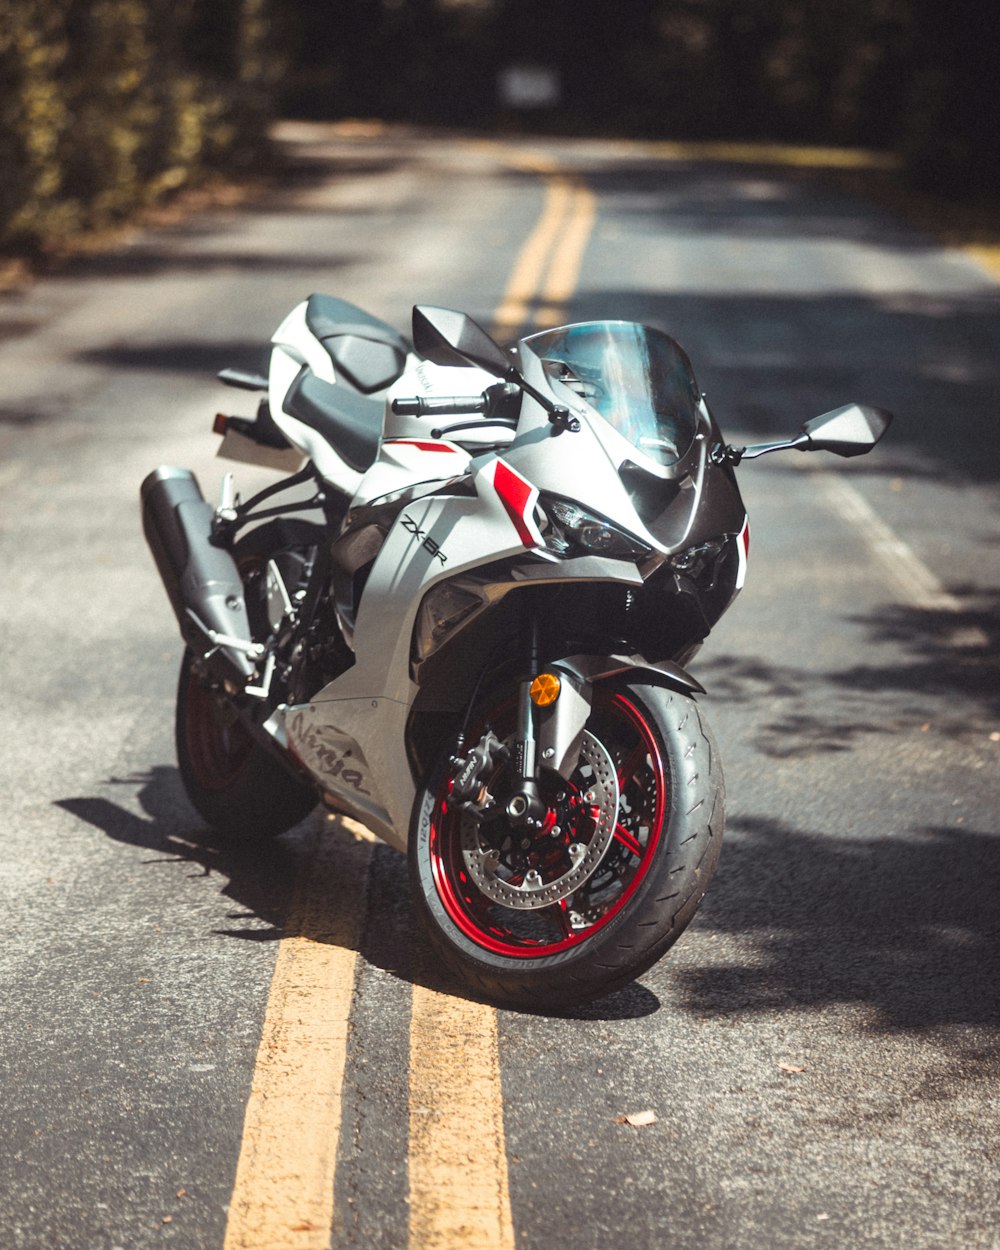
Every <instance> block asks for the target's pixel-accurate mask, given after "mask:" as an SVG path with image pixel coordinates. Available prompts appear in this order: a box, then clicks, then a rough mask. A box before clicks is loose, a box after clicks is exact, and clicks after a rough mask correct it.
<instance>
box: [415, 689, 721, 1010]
mask: <svg viewBox="0 0 1000 1250" xmlns="http://www.w3.org/2000/svg"><path fill="white" fill-rule="evenodd" d="M510 707H511V704H510V702H509V701H508V704H507V707H506V709H505V708H504V707H503V706H502V705H496V706H491V707H488V708H487V709H486V710H485V714H484V716H483V717H482V724H484V725H485V724H487V723H491V724H493V725H494V726H495V727H496V728H497V732H498V733H499V734H500V736H501V737H502V736H503V735H504V733H505V732H506V725H509V724H510V723H511V721H510V710H509V709H510ZM505 718H506V725H505ZM587 729H588V731H589V733H590V734H592V735H593V736H594V738H596V739H597V740H598V741H599V742H600V743H602V744H603V746H604V748H605V750H606V751H607V753H608V755H610V757H611V760H612V762H613V764H614V766H615V769H616V771H617V773H618V779H619V787H620V803H619V808H618V813H617V815H616V824H615V833H614V836H613V838H612V839H611V842H610V844H609V845H608V847H607V849H606V850H605V851H604V853H603V856H602V858H601V860H600V863H599V866H598V868H597V870H596V871H595V872H594V873H593V874H592V875H591V876H590V877H589V878H588V879H587V880H586V881H585V882H584V883H583V884H582V886H581V887H580V888H579V890H577V891H576V892H574V893H573V894H571V895H569V896H568V898H567V899H565V900H563V901H562V902H560V903H557V904H555V905H553V906H547V907H544V908H541V909H538V910H530V911H527V912H526V911H525V910H520V909H519V910H514V909H513V908H510V907H506V906H503V904H502V903H501V902H499V901H497V900H496V898H495V897H488V896H487V895H486V894H485V893H484V892H483V891H482V890H481V889H480V888H479V887H478V886H477V885H476V883H475V881H474V880H473V874H472V873H470V872H469V870H468V863H467V861H463V857H462V850H461V842H462V820H463V817H462V815H461V814H460V813H456V812H454V811H452V810H450V809H448V808H447V806H446V804H445V797H446V794H447V789H448V782H449V776H450V772H449V765H448V758H449V755H450V752H448V751H446V752H445V753H444V755H443V757H442V759H441V761H440V763H439V765H438V766H437V768H436V769H435V770H434V772H433V773H432V775H431V776H430V777H429V779H428V781H427V784H426V785H425V786H424V787H423V789H422V790H421V791H420V792H419V793H418V795H417V799H416V802H415V804H414V811H413V822H412V827H411V833H410V850H409V861H410V877H411V884H412V887H413V893H414V898H415V906H416V911H417V914H418V917H419V919H420V921H421V922H422V924H423V926H424V928H425V929H426V932H427V934H428V937H429V939H430V941H431V944H432V945H433V947H434V948H435V951H436V953H437V954H438V955H439V956H440V958H441V959H442V960H443V961H444V963H445V964H446V965H447V966H448V967H449V968H450V969H451V970H452V971H453V972H455V973H456V974H457V975H458V976H459V977H460V978H462V979H463V980H464V981H465V982H466V983H467V984H468V985H469V987H470V988H471V989H472V990H473V991H474V992H475V993H476V994H478V995H480V996H482V997H485V998H487V999H489V1000H491V1001H493V1002H495V1003H498V1004H501V1005H504V1006H511V1007H518V1008H522V1009H528V1010H535V1011H538V1010H546V1009H552V1008H565V1007H568V1006H571V1005H572V1004H574V1003H577V1002H581V1001H584V1000H586V999H589V998H594V997H597V996H598V995H601V994H606V993H608V992H610V991H612V990H614V989H617V988H619V987H621V986H622V985H625V984H627V983H628V982H630V981H632V980H634V979H635V977H637V976H639V975H640V974H641V973H642V972H644V971H646V969H648V968H649V967H650V966H651V965H652V964H654V963H655V962H656V961H657V960H658V959H660V958H661V956H662V955H664V954H665V953H666V951H667V950H668V949H669V948H670V947H671V946H672V945H673V943H674V942H676V940H677V939H678V938H679V937H680V935H681V933H682V932H683V931H684V929H685V927H686V926H687V924H688V923H689V922H690V920H691V919H692V917H693V916H694V914H695V912H696V911H697V909H698V905H699V904H700V902H701V900H702V898H703V897H704V895H705V892H706V890H707V889H708V884H709V882H710V880H711V878H712V874H713V873H714V871H715V866H716V864H717V862H718V858H719V852H720V850H721V845H722V831H723V826H724V822H725V786H724V783H723V778H722V768H721V763H720V761H719V757H718V752H717V749H716V746H715V741H714V739H713V737H712V734H711V731H710V730H709V728H708V726H707V724H706V723H705V721H704V720H703V718H702V715H701V713H700V711H699V709H698V706H697V705H696V704H695V702H694V700H693V699H691V698H689V697H687V696H686V695H683V694H680V693H677V692H675V691H671V690H664V689H661V688H659V687H655V686H646V685H639V684H624V683H621V684H619V683H615V684H611V683H608V684H602V685H599V686H598V687H596V689H595V692H594V706H593V711H592V714H591V717H590V719H589V720H588V723H587ZM480 732H481V731H480ZM469 741H470V742H474V741H475V737H474V736H471V735H470V739H469ZM587 767H588V766H586V765H583V772H581V771H580V769H578V772H577V774H574V779H573V781H571V782H570V783H566V782H560V781H559V779H558V777H557V776H556V775H555V774H552V778H553V779H554V780H553V781H551V782H550V783H549V784H550V785H551V786H554V787H558V786H561V787H562V789H559V790H558V792H555V791H550V794H552V795H553V796H554V798H553V801H554V800H562V808H563V815H562V816H559V817H558V819H559V822H560V823H559V825H558V826H556V827H555V832H554V833H553V834H552V836H553V837H555V836H556V835H557V834H558V835H559V836H560V837H561V836H562V833H561V831H562V829H563V827H564V826H563V821H564V819H565V818H566V813H567V812H568V811H569V805H572V804H574V803H575V807H574V808H573V812H575V813H576V814H575V815H574V814H572V813H570V816H569V819H570V820H575V821H576V823H575V824H574V825H573V826H572V829H571V830H570V832H569V835H568V836H569V838H570V839H577V841H578V842H579V841H581V840H582V841H586V837H587V834H586V825H585V822H586V821H587V820H588V819H590V820H591V822H593V820H594V817H593V815H591V816H590V817H589V818H588V817H587V816H586V814H585V809H586V801H587V800H588V799H589V797H590V796H589V795H586V794H584V793H583V788H584V787H586V786H587V785H588V784H589V782H588V780H587V775H586V773H587ZM497 776H498V777H499V772H498V774H497ZM490 784H491V788H492V787H493V783H492V782H491V783H490ZM498 784H500V785H502V782H498ZM574 787H575V798H574V795H573V793H572V792H573V791H574ZM567 792H569V798H568V799H567ZM543 798H544V799H546V802H547V803H548V802H549V801H550V800H549V798H547V797H546V794H545V786H544V784H543ZM590 810H591V812H593V810H594V809H590ZM498 811H501V812H502V805H501V804H498ZM464 819H465V820H466V821H467V820H468V818H467V817H466V818H464ZM504 819H505V818H503V817H502V816H499V815H498V816H497V818H496V819H495V822H494V824H495V825H497V826H499V825H500V824H501V822H503V821H504ZM550 819H553V817H551V816H550ZM484 827H485V825H484ZM589 827H590V828H593V824H591V825H590V826H589ZM466 829H468V825H466ZM581 830H583V832H582V833H581ZM503 836H504V835H503V831H502V829H501V830H500V831H499V832H497V830H496V829H493V830H491V831H490V832H489V834H488V837H489V839H490V840H491V843H492V844H493V845H499V843H500V839H502V838H503ZM518 836H519V837H520V835H518ZM503 845H504V846H505V847H506V846H508V845H511V850H510V852H509V854H510V856H511V858H510V859H509V861H508V862H509V865H510V866H511V867H512V869H513V866H514V857H515V856H516V854H517V852H516V849H515V848H514V847H513V844H512V843H511V844H508V843H507V842H504V843H503ZM522 845H523V843H522ZM539 845H540V843H538V842H536V843H534V844H533V846H534V847H537V846H539ZM555 845H556V846H558V845H559V843H558V842H557V843H556V844H555ZM505 853H506V852H505ZM530 855H532V856H534V855H535V850H534V849H533V850H532V851H531V852H530ZM526 858H527V857H526V856H525V855H524V854H522V856H521V859H522V861H524V860H525V859H526ZM540 862H541V861H540V860H539V858H538V857H537V856H536V858H535V859H534V860H533V861H532V863H533V867H535V868H536V870H538V871H541V872H543V873H544V871H545V869H544V867H542V868H541V869H539V868H538V867H537V866H538V864H539V863H540ZM560 871H562V869H560V868H558V867H553V868H552V869H551V872H552V874H553V878H554V877H555V876H556V875H557V874H558V873H559V872H560ZM516 879H517V878H516V877H514V876H512V877H511V878H509V880H511V881H512V882H513V881H516ZM526 917H527V919H526Z"/></svg>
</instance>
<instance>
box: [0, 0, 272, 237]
mask: <svg viewBox="0 0 1000 1250" xmlns="http://www.w3.org/2000/svg"><path fill="white" fill-rule="evenodd" d="M269 36H270V29H269V19H268V11H267V0H0V161H2V167H3V169H4V171H5V176H4V179H3V181H2V183H0V246H3V247H4V249H5V250H11V249H17V250H21V251H24V250H31V249H33V248H39V247H42V246H44V245H45V244H46V243H49V242H51V241H53V240H59V239H61V238H65V237H67V236H70V235H73V234H75V233H77V232H80V231H84V230H94V229H102V228H105V227H107V226H109V225H113V224H114V223H116V222H119V221H121V220H123V219H125V218H127V217H128V216H129V215H130V214H132V213H134V212H135V211H136V209H137V208H140V207H142V206H144V205H147V204H149V203H151V202H153V201H155V200H157V199H158V198H160V197H161V196H163V195H164V194H165V193H166V192H168V191H171V190H174V189H176V188H178V187H180V186H183V185H185V184H188V183H192V182H196V181H198V180H200V179H203V178H204V177H205V176H206V174H208V173H210V172H216V171H220V170H223V171H225V170H230V169H232V168H234V167H237V168H238V167H240V166H245V165H247V164H248V163H250V162H252V161H254V160H255V159H256V158H257V157H258V156H259V154H260V152H261V151H262V148H263V145H264V143H265V135H266V127H267V122H268V119H269V116H270V111H271V99H272V90H273V86H274V81H275V75H276V73H277V71H278V68H279V67H278V66H277V65H276V63H275V61H274V58H273V55H272V54H271V52H270V48H269Z"/></svg>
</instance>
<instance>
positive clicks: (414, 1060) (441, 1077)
mask: <svg viewBox="0 0 1000 1250" xmlns="http://www.w3.org/2000/svg"><path fill="white" fill-rule="evenodd" d="M409 1244H410V1250H514V1225H513V1221H512V1218H511V1211H510V1194H509V1192H508V1187H507V1152H506V1146H505V1141H504V1128H503V1100H502V1096H501V1086H500V1060H499V1054H498V1050H497V1021H496V1012H495V1011H494V1010H493V1009H492V1008H491V1007H485V1006H483V1005H482V1004H480V1003H473V1002H466V1001H464V1000H462V999H456V998H452V997H450V996H449V995H447V994H439V993H437V992H436V991H434V990H430V989H425V988H424V987H423V986H419V985H417V986H414V988H413V1015H412V1018H411V1022H410V1240H409Z"/></svg>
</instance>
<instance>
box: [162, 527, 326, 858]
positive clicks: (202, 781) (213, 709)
mask: <svg viewBox="0 0 1000 1250" xmlns="http://www.w3.org/2000/svg"><path fill="white" fill-rule="evenodd" d="M320 532H321V531H320V527H318V526H312V525H308V524H305V523H302V522H287V521H275V522H271V523H270V524H267V525H262V526H260V527H259V528H258V529H255V530H252V531H251V532H250V533H249V534H247V535H246V536H245V537H244V538H242V539H240V541H239V542H237V543H236V544H235V547H234V551H233V555H234V557H235V559H236V563H237V566H238V567H239V569H240V573H241V575H242V577H243V581H244V585H245V586H246V587H247V595H248V605H247V606H248V611H249V616H250V621H251V626H252V627H254V626H255V622H257V623H258V624H257V626H256V627H255V628H254V635H255V637H257V635H259V633H260V626H259V622H260V620H261V617H262V615H264V614H263V612H262V610H260V605H258V604H255V602H253V601H252V595H253V594H254V592H253V590H252V584H253V582H254V580H255V579H256V578H258V577H259V575H260V572H261V570H262V569H263V568H264V567H265V566H266V563H267V560H268V559H270V558H271V557H272V556H273V555H275V554H276V553H277V552H279V551H282V550H288V549H289V548H291V547H294V546H303V545H309V540H310V539H312V540H313V541H315V540H316V536H317V534H318V533H320ZM258 640H259V639H258ZM175 740H176V745H177V763H178V767H179V770H180V774H181V780H182V781H183V783H184V788H185V790H186V791H187V795H188V798H189V799H190V800H191V803H192V805H193V807H194V808H195V810H196V811H197V812H198V814H199V815H200V816H201V817H202V818H203V819H204V820H205V821H206V822H207V823H208V824H209V825H210V826H211V827H212V828H213V829H216V830H218V831H219V832H220V833H223V834H225V835H226V836H228V837H233V838H239V839H240V840H243V841H256V840H261V839H264V838H270V837H274V836H275V835H276V834H279V833H283V832H284V831H285V830H286V829H291V828H292V826H293V825H297V824H298V823H299V821H300V820H304V819H305V817H306V816H308V815H309V813H310V812H311V811H312V809H313V808H314V807H315V806H316V803H317V797H318V796H317V794H316V791H315V789H314V788H313V787H312V786H311V785H310V784H309V783H308V782H307V781H305V779H304V778H300V777H299V776H297V775H296V774H295V773H294V772H293V771H292V767H291V766H288V767H286V766H285V765H284V764H283V763H282V761H281V760H280V759H279V758H278V757H277V756H276V755H274V754H272V753H271V752H270V751H269V750H267V748H266V747H263V746H261V745H260V744H259V743H257V742H256V741H255V740H254V738H253V737H252V735H251V734H250V732H249V730H247V728H246V727H245V726H244V725H243V724H242V723H241V722H240V720H239V718H238V716H237V714H236V711H235V709H234V708H233V706H232V704H231V703H230V702H229V701H228V700H227V699H226V698H225V696H224V695H223V693H222V692H221V691H220V690H219V689H218V684H217V683H216V682H214V681H213V680H212V679H211V678H210V677H208V676H206V675H205V674H204V673H203V671H202V670H201V669H200V667H199V666H198V665H197V664H196V663H195V659H194V656H193V655H192V654H191V652H190V651H185V653H184V658H183V660H182V662H181V672H180V681H179V682H178V687H177V718H176V726H175Z"/></svg>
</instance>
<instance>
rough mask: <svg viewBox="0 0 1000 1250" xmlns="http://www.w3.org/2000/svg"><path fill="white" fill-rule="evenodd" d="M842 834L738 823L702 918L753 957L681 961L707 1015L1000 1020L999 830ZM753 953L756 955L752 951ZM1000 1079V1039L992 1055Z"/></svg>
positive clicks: (686, 984) (677, 977) (877, 1026)
mask: <svg viewBox="0 0 1000 1250" xmlns="http://www.w3.org/2000/svg"><path fill="white" fill-rule="evenodd" d="M884 823H885V822H884V818H880V817H879V816H878V814H873V820H872V825H873V832H872V835H871V836H868V837H859V838H850V839H848V838H843V839H841V838H833V837H831V836H829V835H827V834H822V833H819V832H816V833H813V832H809V831H806V830H802V829H795V828H792V827H790V826H788V825H786V824H783V823H782V822H781V821H778V820H774V819H769V818H763V817H753V816H744V817H741V818H739V820H737V821H735V822H734V824H733V826H732V829H731V836H730V838H729V842H728V844H727V847H726V851H725V854H724V855H723V859H722V864H721V866H720V869H719V872H718V875H717V877H716V880H715V883H714V885H713V888H712V890H711V892H710V893H709V896H708V898H707V899H706V901H705V903H704V905H703V908H702V912H701V914H700V917H699V921H698V927H699V929H700V930H702V931H708V932H714V933H719V934H727V935H730V936H732V937H734V938H735V939H736V941H737V943H738V945H739V947H740V949H741V950H746V951H747V953H748V958H747V959H746V960H740V961H723V962H720V963H714V962H713V963H711V964H707V963H706V964H703V965H702V966H700V967H693V968H692V967H687V968H683V969H677V970H676V971H675V972H674V982H675V984H676V985H677V986H678V987H679V988H680V991H681V994H682V996H683V1002H684V1006H685V1007H686V1008H687V1009H688V1010H690V1011H692V1012H695V1013H697V1014H698V1015H701V1016H706V1015H708V1016H723V1015H732V1014H734V1013H738V1014H740V1015H746V1014H748V1013H756V1012H765V1011H771V1010H782V1011H788V1010H802V1011H804V1010H809V1011H815V1010H816V1009H818V1008H825V1007H830V1006H834V1005H854V1006H857V1007H861V1008H864V1009H865V1012H866V1017H867V1022H868V1025H869V1027H870V1028H872V1029H874V1030H876V1031H879V1030H885V1031H899V1030H925V1029H932V1028H936V1027H938V1026H956V1025H957V1026H974V1027H979V1028H984V1029H995V1028H996V1027H997V1026H998V1025H1000V990H998V986H1000V831H992V830H989V829H965V828H958V827H950V828H946V827H941V826H933V827H926V828H915V829H912V830H910V831H908V832H907V833H906V834H891V833H883V832H881V831H880V827H881V826H882V825H883V824H884ZM751 951H752V957H751V956H750V952H751ZM994 1062H995V1063H996V1074H997V1075H998V1076H1000V1048H997V1051H996V1054H995V1055H994Z"/></svg>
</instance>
